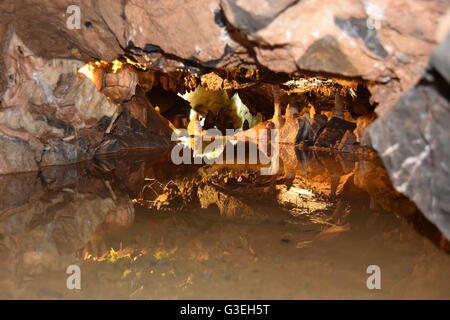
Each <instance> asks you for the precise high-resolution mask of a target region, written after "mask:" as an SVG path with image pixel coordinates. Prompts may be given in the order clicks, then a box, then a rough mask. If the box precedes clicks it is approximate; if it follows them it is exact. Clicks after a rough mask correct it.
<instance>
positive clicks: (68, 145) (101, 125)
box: [0, 33, 171, 174]
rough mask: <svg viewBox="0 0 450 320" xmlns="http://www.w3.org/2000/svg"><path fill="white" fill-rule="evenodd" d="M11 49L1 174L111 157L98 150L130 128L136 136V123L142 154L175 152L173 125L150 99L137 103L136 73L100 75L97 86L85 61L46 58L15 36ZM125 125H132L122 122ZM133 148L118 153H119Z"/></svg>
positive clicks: (2, 114) (0, 127)
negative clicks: (152, 149)
mask: <svg viewBox="0 0 450 320" xmlns="http://www.w3.org/2000/svg"><path fill="white" fill-rule="evenodd" d="M7 44H8V46H7V50H6V58H5V63H6V69H7V71H8V72H7V73H8V85H7V87H6V91H5V92H4V94H3V97H2V100H1V106H0V144H1V145H2V149H1V150H2V151H1V154H2V157H3V159H4V161H2V162H1V163H0V174H4V173H14V172H26V171H34V170H37V169H39V167H43V166H50V165H61V164H68V163H75V162H80V161H83V160H88V159H91V158H93V157H94V155H95V154H98V153H101V152H102V151H104V149H101V148H100V149H99V146H100V145H101V144H102V143H103V144H104V143H106V142H108V141H109V140H110V139H114V138H115V136H114V132H113V134H112V135H111V130H112V129H113V128H114V129H115V130H116V131H120V130H122V131H124V130H125V131H126V130H127V129H126V128H129V130H128V131H130V134H131V132H132V131H133V130H134V129H133V128H134V127H133V125H132V124H131V122H133V121H134V122H136V123H140V127H139V130H135V131H139V132H141V133H145V134H146V135H145V136H142V135H141V136H139V137H137V138H136V139H137V140H138V142H137V143H140V144H141V145H139V146H145V147H149V146H151V147H155V146H156V147H161V146H167V145H168V141H169V138H170V133H171V129H170V128H169V126H168V123H167V121H165V120H164V119H163V118H162V117H160V116H159V115H157V114H156V112H155V111H154V110H153V108H152V106H151V105H150V104H149V103H148V101H146V99H145V97H144V101H140V100H139V101H136V99H138V98H133V99H134V100H131V99H132V97H133V96H134V95H135V93H136V92H135V89H136V83H137V75H136V74H135V72H134V71H133V70H130V69H129V68H123V69H122V70H120V71H119V72H117V73H105V74H102V75H99V78H101V79H104V81H103V80H102V81H100V82H99V83H96V81H91V79H88V78H87V77H84V76H82V75H81V74H80V73H78V70H79V69H80V67H82V66H83V62H82V61H79V60H71V59H44V58H42V57H39V56H37V55H35V53H34V52H33V51H31V50H30V49H29V48H28V47H27V46H26V45H25V44H24V43H23V42H22V40H21V39H19V37H18V36H17V34H15V33H13V34H12V35H11V37H10V39H9V41H8V42H7ZM94 80H95V79H94ZM101 89H102V92H100V91H99V90H101ZM128 101H129V102H128ZM119 115H121V116H120V117H119ZM124 117H128V119H129V121H128V122H124V121H119V122H118V124H117V123H116V122H115V120H116V119H117V118H119V120H121V119H123V118H124ZM134 122H133V123H134ZM114 124H115V126H114V127H113V125H114ZM136 133H138V132H132V134H136ZM122 136H123V134H122ZM143 140H145V141H143ZM144 142H145V143H146V144H144ZM128 146H129V145H128V144H121V145H118V146H117V147H116V148H115V149H114V151H118V150H120V149H123V148H127V147H128Z"/></svg>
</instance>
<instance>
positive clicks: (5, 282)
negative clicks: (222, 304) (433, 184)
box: [0, 147, 450, 299]
mask: <svg viewBox="0 0 450 320" xmlns="http://www.w3.org/2000/svg"><path fill="white" fill-rule="evenodd" d="M280 157H281V167H282V170H281V172H280V173H279V175H278V176H261V175H260V174H259V172H260V171H259V169H260V168H259V167H258V166H257V165H235V166H232V165H203V166H199V165H197V166H194V165H185V166H175V165H172V164H171V163H170V159H169V158H168V156H166V155H164V156H161V154H142V153H140V154H139V155H138V156H136V155H132V154H128V155H122V156H121V157H108V158H104V159H97V160H95V161H92V162H89V163H83V164H79V165H76V166H68V167H51V168H47V169H45V170H43V171H42V172H40V173H34V174H21V175H9V176H0V256H1V259H0V261H1V262H0V292H1V293H0V297H1V298H32V299H36V298H37V299H39V298H53V299H78V298H126V299H129V298H131V299H178V298H186V299H197V298H213V299H214V298H235V299H236V298H249V299H261V298H264V299H271V298H272V299H301V298H450V282H449V281H448V273H449V271H450V256H449V255H448V251H449V243H448V241H447V240H446V239H444V238H443V237H442V236H441V234H440V233H439V232H438V231H437V229H436V228H435V227H434V226H432V225H431V224H430V223H428V222H427V221H426V220H425V219H424V218H423V217H422V215H421V214H420V213H418V212H417V209H416V208H415V206H414V205H412V204H411V203H410V202H409V201H408V200H407V199H406V198H404V197H402V196H401V195H400V194H398V193H397V192H395V191H394V190H393V189H392V187H391V185H390V182H389V179H388V177H387V175H386V173H385V172H384V169H383V168H382V166H381V164H380V162H379V161H378V160H377V159H372V158H370V157H369V156H366V157H362V156H359V157H357V156H355V155H351V154H327V153H320V152H311V151H309V152H306V151H301V150H297V149H294V148H290V149H288V148H287V147H286V148H283V149H282V150H281V153H280ZM71 264H77V265H79V266H80V267H81V271H82V290H79V291H78V290H74V291H72V290H68V289H67V288H66V279H67V276H68V275H67V274H66V273H65V271H66V268H67V266H69V265H71ZM373 264H376V265H379V266H380V267H381V271H382V290H380V291H376V290H375V291H370V290H368V289H367V287H366V279H367V276H368V275H367V274H366V269H367V267H368V266H369V265H373Z"/></svg>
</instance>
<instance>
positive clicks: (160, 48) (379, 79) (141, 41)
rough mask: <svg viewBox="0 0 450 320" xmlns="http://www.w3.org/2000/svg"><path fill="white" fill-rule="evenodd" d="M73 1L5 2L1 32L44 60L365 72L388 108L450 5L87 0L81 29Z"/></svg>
mask: <svg viewBox="0 0 450 320" xmlns="http://www.w3.org/2000/svg"><path fill="white" fill-rule="evenodd" d="M72 4H73V3H72V1H69V0H57V1H44V2H42V1H37V0H26V1H20V2H17V1H14V0H5V1H2V3H1V4H0V12H1V16H0V18H1V19H0V21H2V23H1V25H0V36H1V37H2V40H4V39H5V37H7V36H8V34H9V33H10V32H11V30H13V29H14V30H15V31H16V32H17V34H18V35H19V37H20V38H22V39H23V40H24V42H25V43H26V44H27V45H28V46H29V47H30V48H31V49H32V50H33V51H34V52H36V54H37V55H39V56H43V57H45V58H55V57H64V58H72V59H73V58H75V59H81V60H85V61H87V60H91V61H92V60H93V59H103V60H106V61H111V60H113V59H114V58H116V57H117V56H119V55H121V54H123V53H125V52H127V53H129V54H132V55H133V56H134V58H135V59H137V60H138V61H139V62H141V63H144V64H146V65H147V66H149V67H151V68H156V69H162V70H166V71H168V70H175V69H177V68H184V69H187V70H193V71H195V70H202V69H205V68H214V67H224V66H235V65H247V66H257V65H259V66H261V67H265V68H267V69H270V70H272V71H279V72H287V73H293V72H298V71H299V70H300V71H301V70H307V71H315V72H325V73H332V74H338V75H342V76H351V77H362V78H364V79H368V80H373V81H375V82H373V85H372V86H371V91H372V94H373V100H374V102H377V103H379V110H380V111H381V110H387V109H388V108H389V107H390V106H392V105H393V104H394V103H395V102H396V100H397V99H398V97H399V96H400V94H401V93H402V92H405V91H407V90H408V89H409V88H410V87H412V86H413V85H414V84H415V83H416V82H417V80H418V79H419V78H420V75H421V70H422V68H423V67H424V66H425V65H426V63H427V60H428V56H429V55H430V53H431V51H432V49H433V47H434V45H435V33H436V29H437V23H436V21H437V20H438V19H439V18H440V17H441V16H443V14H444V13H445V11H446V10H447V9H448V8H449V6H450V4H449V3H448V1H446V0H433V1H419V0H413V1H410V0H399V1H395V3H394V2H386V1H383V0H371V1H362V0H358V1H353V0H343V1H339V2H336V1H333V0H309V1H295V0H283V1H276V2H269V1H266V0H251V1H243V0H221V1H220V0H211V1H208V3H207V4H205V3H204V1H202V0H193V1H189V2H188V3H186V2H185V1H183V0H170V1H166V0H164V1H163V0H156V1H148V0H136V1H113V0H101V1H97V2H95V3H93V2H91V1H87V0H83V1H79V2H78V6H79V8H80V13H81V17H80V18H81V24H80V29H74V30H70V29H68V28H67V19H68V18H70V16H71V15H70V14H67V13H66V12H67V8H68V6H69V5H72ZM187 39H188V41H186V40H187ZM1 66H2V62H0V68H1ZM2 69H3V68H2ZM2 81H3V82H4V81H6V79H5V77H3V79H2Z"/></svg>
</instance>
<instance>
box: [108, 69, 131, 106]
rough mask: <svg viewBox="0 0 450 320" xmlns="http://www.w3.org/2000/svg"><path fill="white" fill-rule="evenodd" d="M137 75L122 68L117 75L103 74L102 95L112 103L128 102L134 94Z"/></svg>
mask: <svg viewBox="0 0 450 320" xmlns="http://www.w3.org/2000/svg"><path fill="white" fill-rule="evenodd" d="M136 85H137V75H136V72H135V71H134V70H132V69H131V68H122V69H120V70H119V71H117V73H105V75H104V88H103V89H102V93H103V94H105V95H106V96H107V97H109V98H110V99H111V100H112V101H113V102H115V103H120V102H123V101H127V100H130V99H131V97H133V96H134V94H135V92H136Z"/></svg>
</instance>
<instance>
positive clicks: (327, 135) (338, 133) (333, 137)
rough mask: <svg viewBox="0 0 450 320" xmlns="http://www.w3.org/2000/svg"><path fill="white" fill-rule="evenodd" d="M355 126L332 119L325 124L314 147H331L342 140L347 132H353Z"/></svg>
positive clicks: (341, 120)
mask: <svg viewBox="0 0 450 320" xmlns="http://www.w3.org/2000/svg"><path fill="white" fill-rule="evenodd" d="M355 127H356V125H355V124H354V123H352V122H348V121H345V120H343V119H340V118H336V117H333V118H331V119H330V120H329V121H328V123H327V124H326V126H325V128H324V129H323V131H322V133H321V134H320V136H319V137H318V138H317V140H316V143H315V146H317V147H333V146H335V145H336V143H337V142H338V141H340V140H341V139H342V137H343V136H344V134H345V132H346V131H347V130H349V131H353V130H354V129H355Z"/></svg>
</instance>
